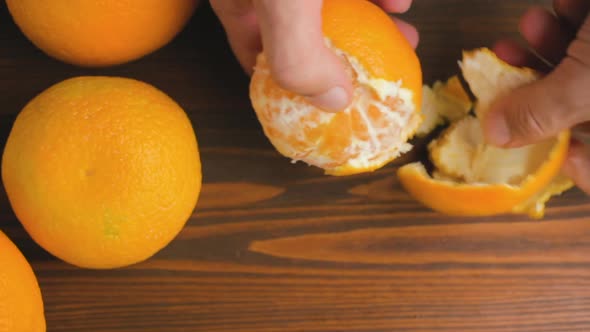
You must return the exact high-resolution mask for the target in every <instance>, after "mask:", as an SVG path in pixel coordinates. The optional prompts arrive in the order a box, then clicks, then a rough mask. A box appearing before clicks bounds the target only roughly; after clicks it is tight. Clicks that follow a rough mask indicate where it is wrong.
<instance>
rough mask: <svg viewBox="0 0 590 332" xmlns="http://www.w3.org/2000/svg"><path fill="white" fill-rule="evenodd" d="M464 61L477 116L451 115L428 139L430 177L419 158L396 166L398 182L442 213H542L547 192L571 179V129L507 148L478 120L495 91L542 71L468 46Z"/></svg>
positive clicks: (558, 190)
mask: <svg viewBox="0 0 590 332" xmlns="http://www.w3.org/2000/svg"><path fill="white" fill-rule="evenodd" d="M461 68H462V73H463V76H464V78H465V80H466V81H467V83H468V84H469V87H470V89H471V91H472V92H473V94H474V96H475V97H476V98H477V101H476V107H475V113H476V114H477V117H475V116H471V115H467V116H465V117H463V118H461V119H459V120H456V121H454V122H453V123H452V124H451V126H450V127H449V128H447V129H446V130H445V131H444V132H443V133H442V134H441V136H440V137H439V138H438V139H436V140H434V141H432V142H431V143H430V144H429V153H430V159H431V160H432V163H433V165H434V168H435V170H434V172H433V176H430V175H429V174H428V172H427V171H426V168H425V167H424V165H422V164H421V163H411V164H408V165H405V166H403V167H401V168H400V169H399V171H398V176H399V179H400V182H401V183H402V185H403V186H404V187H405V188H406V190H407V191H408V192H409V193H410V194H411V195H412V196H413V197H415V198H416V199H417V200H418V201H420V202H422V203H423V204H424V205H426V206H428V207H429V208H431V209H433V210H436V211H439V212H442V213H445V214H451V215H462V216H489V215H497V214H505V213H526V214H528V215H529V216H531V217H532V218H541V217H543V215H544V206H545V203H546V202H547V201H548V200H549V198H550V197H551V196H552V195H557V194H560V193H562V192H563V191H565V190H567V189H569V188H571V186H572V185H573V183H572V182H571V180H569V179H568V178H566V177H565V176H563V175H561V173H560V171H561V167H562V165H563V162H564V161H565V158H566V155H567V151H568V147H569V142H570V133H569V131H564V132H563V133H561V134H559V135H558V136H557V137H554V138H551V139H547V140H545V141H542V142H539V143H537V144H532V145H528V146H524V147H520V148H513V149H503V148H498V147H494V146H490V145H488V144H486V143H485V141H484V137H483V133H482V129H481V124H480V122H481V120H480V118H481V117H483V116H484V115H485V114H486V112H487V110H488V109H489V106H490V104H491V103H492V102H493V101H494V99H495V98H498V97H499V96H501V95H503V94H505V93H507V92H508V91H510V90H511V89H514V88H517V87H519V86H521V85H524V84H527V83H530V82H532V81H534V80H536V79H538V78H539V77H540V75H539V74H537V73H536V72H534V71H532V70H530V69H525V68H515V67H512V66H510V65H508V64H507V63H505V62H503V61H501V60H500V59H498V58H497V57H496V56H495V54H494V53H493V52H491V51H490V50H488V49H478V50H474V51H470V52H465V53H464V58H463V61H462V63H461Z"/></svg>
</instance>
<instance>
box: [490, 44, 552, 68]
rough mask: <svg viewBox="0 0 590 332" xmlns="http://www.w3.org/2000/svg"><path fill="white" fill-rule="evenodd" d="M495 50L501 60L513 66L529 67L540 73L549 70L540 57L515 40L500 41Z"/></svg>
mask: <svg viewBox="0 0 590 332" xmlns="http://www.w3.org/2000/svg"><path fill="white" fill-rule="evenodd" d="M493 50H494V53H496V55H497V56H498V57H499V58H500V59H502V60H504V61H506V62H507V63H509V64H511V65H513V66H517V67H529V68H532V69H535V70H538V71H540V72H546V71H548V70H549V66H548V65H547V64H546V63H545V62H543V61H542V60H541V59H539V57H537V56H535V55H534V54H533V53H531V52H530V51H529V50H528V49H526V48H525V47H523V46H522V45H520V44H519V43H517V42H515V41H513V40H510V39H506V40H500V41H498V42H497V43H496V44H495V45H494V48H493Z"/></svg>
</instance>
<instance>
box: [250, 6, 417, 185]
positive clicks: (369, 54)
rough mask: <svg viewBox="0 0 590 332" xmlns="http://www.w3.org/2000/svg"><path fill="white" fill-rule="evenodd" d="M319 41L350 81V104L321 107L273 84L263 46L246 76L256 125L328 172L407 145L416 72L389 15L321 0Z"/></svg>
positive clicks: (377, 160)
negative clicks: (322, 37)
mask: <svg viewBox="0 0 590 332" xmlns="http://www.w3.org/2000/svg"><path fill="white" fill-rule="evenodd" d="M322 15H323V24H324V27H323V30H324V34H325V37H326V44H327V45H328V47H329V48H330V49H331V50H332V51H334V52H335V54H337V55H338V56H339V57H340V58H341V59H342V61H343V63H344V64H345V65H346V66H347V68H348V71H349V74H350V75H351V79H353V81H354V82H353V83H354V87H355V89H354V95H353V101H352V103H351V105H350V106H349V107H348V108H347V109H346V110H344V111H342V112H340V113H337V114H334V113H327V112H324V111H322V110H320V109H317V108H315V107H314V106H312V105H311V104H309V103H308V102H307V101H306V99H304V98H303V97H301V96H297V95H295V94H293V93H290V92H288V91H285V90H283V89H281V88H280V87H279V86H278V85H277V84H276V83H275V82H274V80H273V79H272V77H271V75H270V70H269V67H268V64H267V61H266V58H265V56H264V54H260V55H259V56H258V59H257V64H256V67H255V71H254V75H253V76H252V81H251V83H250V97H251V100H252V106H253V108H254V110H255V112H256V115H257V117H258V119H259V121H260V123H261V125H262V128H263V130H264V133H265V134H266V136H267V137H268V139H269V140H270V141H271V143H272V144H273V146H274V147H275V148H276V149H277V150H278V151H279V152H280V153H281V154H283V155H284V156H286V157H288V158H290V159H292V160H294V161H303V162H305V163H307V164H310V165H314V166H317V167H319V168H322V169H324V170H325V172H326V173H327V174H331V175H350V174H356V173H362V172H368V171H372V170H375V169H378V168H380V167H382V166H384V165H385V164H386V163H388V162H390V161H391V160H393V159H395V158H397V157H398V156H399V155H401V154H402V153H405V152H407V151H409V150H410V149H411V145H410V144H408V143H407V141H408V140H409V139H410V138H411V137H412V136H413V135H414V133H415V131H416V129H417V128H418V126H419V124H420V122H421V120H422V118H421V115H420V111H419V109H418V107H417V105H419V103H420V100H421V85H422V77H421V76H422V73H421V68H420V63H419V61H418V57H417V56H416V53H415V52H414V50H413V49H412V47H411V45H410V44H409V43H408V42H407V41H406V40H405V39H404V37H403V35H402V34H401V32H400V31H399V30H398V29H397V27H396V26H395V24H394V23H393V22H392V20H391V18H390V17H389V16H388V15H387V14H386V13H385V12H383V11H382V10H381V9H380V8H379V7H377V6H375V5H374V4H372V3H371V2H369V1H366V0H326V1H324V7H323V14H322Z"/></svg>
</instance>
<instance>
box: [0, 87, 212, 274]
mask: <svg viewBox="0 0 590 332" xmlns="http://www.w3.org/2000/svg"><path fill="white" fill-rule="evenodd" d="M2 179H3V181H4V186H5V188H6V192H7V194H8V198H9V200H10V203H11V205H12V207H13V210H14V212H15V213H16V215H17V217H18V219H19V220H20V221H21V223H22V224H23V225H24V227H25V229H26V230H27V231H28V232H29V234H30V235H31V237H32V238H33V239H34V240H35V241H36V242H37V243H38V244H39V245H41V246H42V247H43V248H45V249H46V250H47V251H49V252H50V253H52V254H53V255H55V256H57V257H59V258H61V259H62V260H64V261H66V262H69V263H71V264H73V265H77V266H80V267H86V268H114V267H121V266H125V265H129V264H133V263H137V262H140V261H142V260H145V259H147V258H149V257H150V256H152V255H153V254H155V253H156V252H157V251H158V250H160V249H161V248H163V247H164V246H166V245H167V244H168V243H169V242H170V241H171V240H172V239H173V238H174V237H175V236H176V235H177V234H178V232H179V231H180V230H181V228H182V227H183V226H184V224H185V223H186V221H187V219H188V218H189V217H190V215H191V214H192V211H193V209H194V208H195V205H196V203H197V200H198V196H199V193H200V188H201V164H200V158H199V150H198V146H197V140H196V137H195V133H194V131H193V128H192V125H191V122H190V121H189V119H188V117H187V116H186V114H185V112H184V111H183V110H182V109H181V108H180V106H179V105H178V104H177V103H175V102H174V101H173V100H172V99H171V98H170V97H168V96H167V95H165V94H164V93H163V92H161V91H160V90H158V89H156V88H155V87H153V86H151V85H148V84H147V83H143V82H139V81H136V80H132V79H126V78H117V77H77V78H72V79H68V80H65V81H63V82H60V83H58V84H56V85H54V86H52V87H50V88H48V89H47V90H45V91H44V92H42V93H41V94H40V95H38V96H37V97H35V98H34V99H33V100H31V101H30V102H29V103H28V104H27V105H26V106H25V108H24V109H23V110H22V112H21V113H20V114H19V115H18V117H17V119H16V121H15V123H14V126H13V128H12V130H11V132H10V135H9V137H8V141H7V143H6V147H5V150H4V155H3V158H2Z"/></svg>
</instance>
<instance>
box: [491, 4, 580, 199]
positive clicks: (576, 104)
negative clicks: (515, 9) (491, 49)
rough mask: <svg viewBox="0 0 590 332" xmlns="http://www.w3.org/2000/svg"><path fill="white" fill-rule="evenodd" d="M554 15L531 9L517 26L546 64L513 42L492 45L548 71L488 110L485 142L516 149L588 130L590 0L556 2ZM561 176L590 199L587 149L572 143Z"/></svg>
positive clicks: (507, 57)
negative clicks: (564, 134)
mask: <svg viewBox="0 0 590 332" xmlns="http://www.w3.org/2000/svg"><path fill="white" fill-rule="evenodd" d="M553 7H554V11H555V14H553V13H551V12H549V11H548V10H545V9H543V8H538V7H534V8H531V9H530V10H528V11H527V12H526V14H525V15H524V16H523V17H522V19H521V22H520V31H521V34H522V35H523V37H524V38H525V39H526V41H527V42H528V43H529V45H530V46H531V48H532V49H534V50H535V51H536V53H538V54H539V55H541V56H542V57H543V58H544V59H545V60H547V61H548V62H550V63H552V64H554V67H553V68H550V69H551V70H547V68H548V67H547V66H546V65H545V64H544V63H545V62H543V61H540V60H539V58H538V57H536V56H534V55H533V53H531V52H529V51H527V50H526V49H525V48H523V47H522V46H519V45H518V44H517V43H515V42H512V41H507V40H505V41H500V42H499V43H498V44H497V45H496V46H495V52H496V53H497V54H498V56H499V57H501V58H503V59H504V60H506V61H507V62H509V63H511V64H513V65H519V66H523V65H526V66H530V67H533V68H536V69H543V67H545V70H546V71H548V72H549V73H548V75H547V76H545V77H544V78H543V79H542V80H540V81H537V82H535V83H533V84H530V85H527V86H525V87H522V88H520V89H517V90H515V91H513V92H512V93H510V94H509V95H507V96H505V98H501V99H500V100H498V101H497V102H495V103H494V105H492V108H491V109H490V111H489V113H488V115H487V116H486V118H485V119H484V131H485V134H486V138H487V140H488V141H489V142H490V143H492V144H495V145H499V146H504V147H518V146H522V145H526V144H531V143H535V142H539V141H540V140H543V139H546V138H550V137H553V136H556V135H557V134H558V133H559V132H561V131H562V130H565V129H574V133H576V132H579V134H583V133H584V129H585V128H590V17H589V16H588V12H589V10H590V1H588V0H554V2H553ZM564 171H565V173H566V174H567V175H568V176H570V177H571V178H572V179H573V180H574V181H575V182H576V184H577V185H578V186H579V187H580V188H581V189H582V190H584V191H585V192H586V193H589V194H590V148H589V147H588V146H587V145H586V144H584V143H582V141H581V140H578V139H573V140H572V145H571V148H570V151H569V156H568V159H567V161H566V164H565V166H564Z"/></svg>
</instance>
